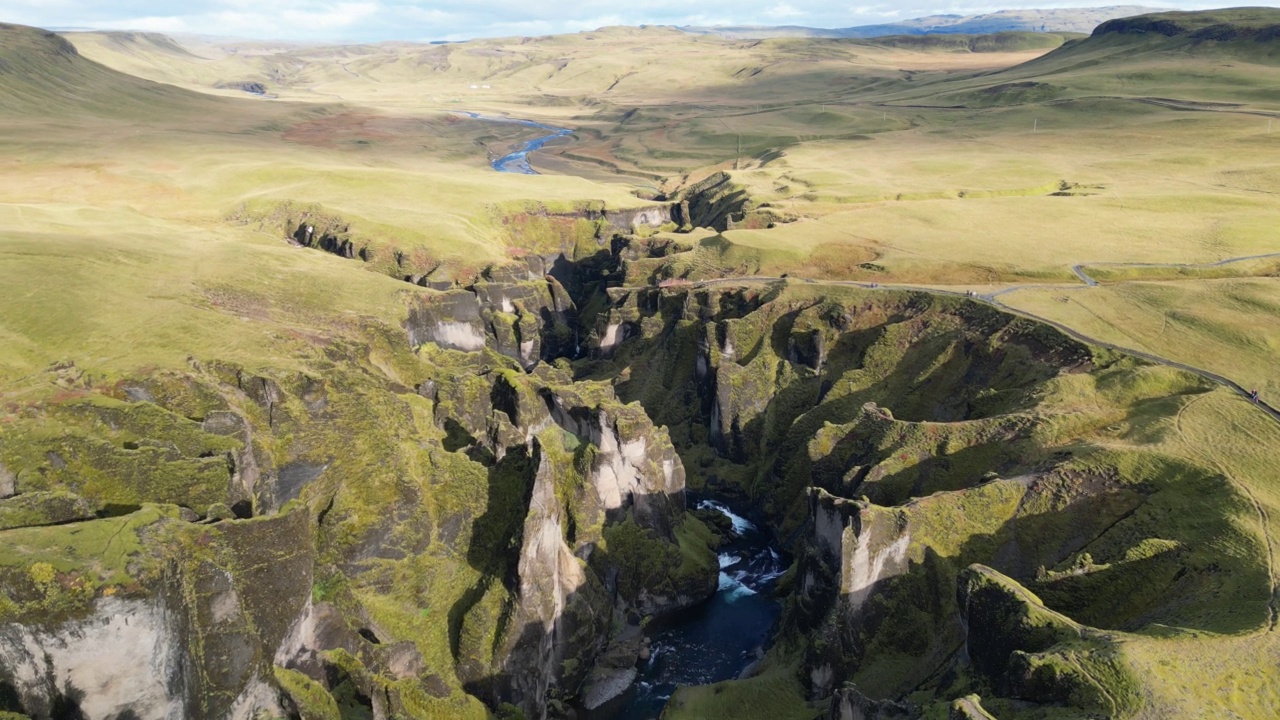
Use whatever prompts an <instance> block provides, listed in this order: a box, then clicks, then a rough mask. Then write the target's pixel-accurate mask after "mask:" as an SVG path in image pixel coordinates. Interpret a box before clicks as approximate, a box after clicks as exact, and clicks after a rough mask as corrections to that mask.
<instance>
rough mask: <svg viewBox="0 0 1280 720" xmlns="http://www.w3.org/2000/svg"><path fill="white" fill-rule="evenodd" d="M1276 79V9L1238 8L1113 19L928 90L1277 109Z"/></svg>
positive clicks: (974, 103)
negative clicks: (1083, 34)
mask: <svg viewBox="0 0 1280 720" xmlns="http://www.w3.org/2000/svg"><path fill="white" fill-rule="evenodd" d="M1278 79H1280V9H1274V8H1239V9H1233V10H1213V11H1204V12H1170V13H1156V14H1151V15H1142V16H1138V17H1134V18H1123V19H1119V20H1111V21H1108V22H1106V23H1103V24H1102V25H1100V26H1099V27H1098V28H1097V29H1096V30H1095V31H1094V33H1093V34H1092V35H1091V36H1090V37H1088V38H1085V39H1082V40H1078V41H1073V42H1069V43H1066V44H1065V45H1063V46H1062V47H1060V48H1058V49H1056V50H1054V51H1052V52H1050V53H1048V54H1046V55H1044V56H1043V57H1040V58H1036V59H1035V60H1032V61H1030V62H1027V63H1025V64H1022V65H1019V66H1017V67H1013V68H1010V69H1008V70H1005V71H1003V72H1001V73H997V74H994V75H988V76H984V77H980V78H973V79H971V80H964V81H961V82H958V83H956V85H957V86H960V87H963V88H964V89H957V90H951V91H945V90H943V89H942V88H941V87H939V88H935V89H934V91H933V92H932V93H930V94H932V95H934V98H933V101H935V102H937V103H938V104H947V105H955V104H963V105H966V106H971V107H985V106H991V105H1012V104H1022V103H1027V102H1044V101H1052V100H1066V99H1071V98H1079V97H1086V96H1099V95H1100V96H1117V97H1126V98H1143V99H1149V100H1151V101H1154V102H1160V103H1165V104H1169V105H1171V106H1174V107H1183V106H1185V109H1189V110H1230V109H1239V108H1245V109H1259V108H1261V109H1268V108H1269V109H1271V110H1276V109H1277V106H1278V105H1280V89H1278V88H1280V82H1277V80H1278ZM903 97H904V98H907V97H911V98H923V97H926V95H925V94H924V93H921V92H918V91H917V92H911V93H906V94H904V95H903ZM1187 103H1190V105H1186V104H1187ZM1198 103H1213V104H1207V105H1199V104H1198Z"/></svg>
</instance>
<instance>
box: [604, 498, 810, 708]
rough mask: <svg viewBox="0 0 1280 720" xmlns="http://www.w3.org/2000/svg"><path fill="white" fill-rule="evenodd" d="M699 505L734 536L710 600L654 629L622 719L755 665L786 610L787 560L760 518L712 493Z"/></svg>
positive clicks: (725, 547) (722, 557) (724, 553)
mask: <svg viewBox="0 0 1280 720" xmlns="http://www.w3.org/2000/svg"><path fill="white" fill-rule="evenodd" d="M691 504H693V505H695V506H696V507H697V508H698V509H700V510H710V511H715V512H718V513H720V514H722V515H723V516H725V517H726V518H728V519H729V521H730V523H731V524H732V528H733V530H732V533H733V537H732V539H730V540H729V541H728V542H727V543H725V544H724V545H722V546H721V547H720V549H719V553H718V554H719V560H720V580H719V586H718V588H717V589H716V594H715V595H713V596H712V597H711V599H709V600H708V601H707V602H705V603H704V604H702V605H700V606H698V607H695V608H693V609H691V610H690V611H688V612H686V613H683V614H681V615H679V616H676V617H674V618H672V619H669V620H665V621H664V620H659V621H658V623H656V624H655V625H654V626H652V627H651V628H650V629H649V632H650V653H651V654H650V656H649V659H648V661H647V662H646V663H645V665H644V667H643V668H642V669H641V671H640V674H639V675H638V676H637V679H636V685H635V690H634V692H633V693H632V694H631V695H630V697H629V699H628V700H627V702H626V704H625V706H624V707H623V708H622V709H621V711H620V712H619V714H618V715H616V716H614V717H616V718H618V719H619V720H646V719H647V718H654V717H657V716H658V715H659V714H660V713H661V712H662V709H663V707H664V706H665V705H666V703H667V701H668V700H669V699H671V695H672V693H674V692H675V690H676V688H677V687H678V686H681V685H708V684H711V683H716V682H720V681H722V680H731V679H733V678H736V677H739V676H741V675H743V674H744V673H748V672H749V671H750V666H751V664H752V663H753V662H754V661H755V660H756V659H758V658H760V657H763V654H764V653H763V651H764V648H765V646H766V645H767V643H768V642H769V640H770V638H771V637H772V636H773V632H774V626H775V625H776V623H777V621H778V618H779V616H780V615H781V612H782V609H781V606H780V605H779V603H778V601H777V600H776V599H775V598H774V596H773V591H774V587H775V584H776V582H777V579H778V578H779V577H780V576H781V575H782V573H783V572H784V571H785V570H786V564H785V563H784V562H783V559H782V557H781V556H780V555H779V554H778V552H777V550H775V549H774V548H773V547H772V542H773V538H772V537H771V536H770V535H769V534H768V533H766V532H764V531H763V530H761V529H760V527H759V526H758V525H756V524H755V523H753V522H751V521H750V520H748V519H746V518H744V517H742V516H741V515H738V514H737V513H735V512H734V511H733V510H731V509H729V507H728V506H726V505H724V504H723V503H720V502H717V501H715V500H711V499H702V500H699V501H696V503H695V502H693V498H691Z"/></svg>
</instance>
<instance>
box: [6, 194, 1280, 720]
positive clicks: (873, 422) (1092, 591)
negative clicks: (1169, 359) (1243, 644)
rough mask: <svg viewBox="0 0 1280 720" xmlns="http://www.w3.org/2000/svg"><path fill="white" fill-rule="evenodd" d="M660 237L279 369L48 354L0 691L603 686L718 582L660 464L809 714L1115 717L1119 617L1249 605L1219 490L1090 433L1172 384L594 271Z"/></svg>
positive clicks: (847, 292) (310, 708)
mask: <svg viewBox="0 0 1280 720" xmlns="http://www.w3.org/2000/svg"><path fill="white" fill-rule="evenodd" d="M579 220H582V218H579ZM575 222H577V221H575ZM676 250H678V248H674V247H672V246H671V245H670V244H669V243H666V242H665V241H654V242H650V241H645V240H642V239H639V238H631V239H627V240H611V241H610V242H609V247H608V249H607V250H606V249H605V248H604V246H603V245H602V244H601V243H599V242H598V241H597V238H596V236H595V235H594V234H592V235H591V236H590V238H588V239H587V241H586V244H584V245H582V246H580V247H576V248H575V250H574V253H575V255H574V257H576V258H578V259H577V260H575V261H573V262H571V263H569V264H568V265H567V266H566V265H564V264H562V263H560V261H561V260H565V259H566V257H567V256H565V255H563V254H562V255H556V256H552V259H551V260H548V259H547V258H545V257H542V256H531V257H530V258H525V259H523V260H521V261H519V262H516V263H511V264H510V265H507V266H503V267H501V268H491V269H489V270H488V271H486V272H485V273H484V274H483V276H481V277H479V278H477V279H476V280H475V282H473V283H471V285H470V286H469V287H467V288H465V289H462V288H452V289H449V290H446V291H438V292H433V291H424V290H421V289H409V290H408V292H409V293H412V295H411V297H409V298H408V300H407V302H406V313H405V317H404V323H403V325H402V326H401V327H385V326H381V325H377V324H370V325H368V326H366V327H363V328H362V329H361V333H362V335H361V337H362V340H361V341H353V340H328V341H322V342H317V343H316V345H315V347H314V348H313V352H312V354H310V355H307V354H300V356H299V359H297V360H296V362H295V363H294V365H293V367H292V368H290V369H282V368H281V367H271V366H267V367H255V368H247V367H241V366H237V365H233V364H229V363H225V362H219V361H216V360H207V361H197V360H191V361H190V363H189V365H188V367H186V368H185V369H182V370H176V369H175V370H167V371H156V372H149V373H139V374H138V375H137V376H130V377H124V378H117V379H113V380H112V381H110V382H104V381H101V380H98V381H96V382H95V381H92V380H91V379H90V378H88V377H86V376H85V375H84V374H82V373H80V372H79V371H78V370H77V369H76V368H75V367H74V366H72V365H70V364H66V365H58V366H55V367H52V368H50V370H49V371H48V373H49V378H48V379H49V380H50V384H51V385H52V386H53V387H56V388H57V390H56V392H55V393H53V394H50V395H48V396H47V397H44V398H42V399H39V400H36V401H31V402H26V403H25V404H14V405H13V406H12V407H11V408H10V407H6V409H5V413H6V414H5V415H4V418H3V419H4V425H3V426H0V534H2V535H3V537H2V538H0V539H3V540H4V542H3V544H0V547H3V548H4V550H3V552H0V650H2V651H3V652H0V703H2V704H0V709H3V710H6V711H12V712H19V713H23V714H26V715H29V716H32V717H37V718H46V717H55V716H56V717H62V716H64V715H65V714H66V713H67V712H70V711H71V710H70V708H73V707H74V708H78V712H80V713H81V714H83V716H84V717H88V718H99V717H101V718H109V717H119V716H120V715H121V714H127V713H133V714H134V715H136V716H137V717H140V718H152V717H155V718H161V717H164V718H169V717H235V718H249V717H254V716H256V715H258V714H262V713H267V714H270V715H272V716H277V715H279V716H288V717H303V718H310V717H324V718H333V717H340V716H344V715H362V716H364V715H368V716H372V717H375V718H390V717H477V718H479V717H486V714H487V713H489V712H490V711H491V710H499V709H500V710H501V712H503V713H507V714H512V713H514V712H515V711H516V710H519V711H520V712H521V713H523V714H524V715H525V716H526V717H530V718H544V717H545V718H551V717H563V716H568V715H569V714H570V713H571V711H572V709H573V708H574V707H575V706H579V705H582V706H590V707H599V706H600V705H602V704H604V703H605V702H607V701H608V700H609V699H610V698H612V697H615V696H616V695H617V694H618V693H620V692H622V691H624V690H625V689H626V687H627V685H628V684H629V683H630V682H631V681H632V679H633V678H634V676H635V664H636V661H637V659H638V655H639V643H638V642H637V638H638V637H639V636H640V633H641V630H640V626H641V624H642V623H643V621H644V619H645V618H652V617H656V616H660V615H664V614H669V613H672V612H675V611H678V610H681V609H684V608H688V607H690V606H692V605H694V604H696V603H698V602H700V601H701V600H704V599H705V598H707V597H709V596H710V595H711V594H713V593H714V592H715V590H716V588H717V576H718V570H719V568H718V563H717V559H716V555H715V553H714V552H713V551H712V550H711V549H710V545H711V544H713V543H714V542H715V539H714V537H713V533H712V531H711V530H709V529H708V527H707V526H706V525H704V524H703V523H702V522H701V521H699V520H698V519H697V518H696V517H693V516H692V515H691V514H690V513H687V512H686V511H685V492H686V485H688V486H689V487H692V488H693V489H697V490H702V491H704V492H712V493H716V494H719V495H721V496H726V497H731V498H735V499H738V500H740V501H742V502H744V503H750V504H751V505H752V506H753V507H754V508H756V509H758V510H759V512H760V514H761V515H762V516H763V517H764V518H765V519H766V520H767V521H768V522H769V524H770V525H771V526H772V528H773V529H774V530H775V531H776V533H777V536H778V537H780V538H784V539H785V542H786V543H787V548H786V549H787V550H789V551H790V552H791V553H792V554H793V555H794V557H795V558H796V562H795V564H794V566H793V567H792V568H791V570H790V571H789V572H788V573H787V575H786V576H785V577H784V578H782V579H781V580H780V582H779V587H780V592H781V593H782V595H783V600H784V603H785V611H784V615H783V620H782V623H781V637H780V640H781V641H780V642H779V643H778V644H777V645H776V648H775V654H774V656H771V658H767V659H766V660H767V661H768V662H774V663H779V664H775V665H774V666H773V667H775V668H776V667H787V665H788V664H789V665H791V666H794V668H795V672H794V673H792V675H793V677H790V676H789V677H788V678H787V679H786V682H788V683H791V685H789V686H788V687H794V688H795V692H796V693H797V694H803V695H807V696H808V702H810V703H828V704H829V707H830V713H831V715H832V717H841V718H843V717H859V716H862V717H898V716H913V715H917V714H919V712H924V709H923V708H922V707H920V706H918V705H913V704H912V703H916V702H917V701H918V700H919V698H920V697H921V693H924V694H925V695H929V694H930V693H931V694H932V695H931V696H930V698H931V699H930V702H932V703H934V705H937V704H938V703H941V704H942V705H937V707H942V706H945V708H944V709H945V710H946V712H948V713H951V714H953V715H955V714H957V713H958V714H960V715H959V716H962V717H981V716H982V714H983V713H986V712H987V710H986V709H984V708H991V710H992V712H993V713H995V714H997V715H1000V714H1002V713H1003V711H1005V710H1007V709H1008V708H1011V707H1026V706H1025V705H1024V704H1025V703H1031V704H1033V705H1034V706H1045V707H1048V706H1051V705H1066V706H1069V707H1070V708H1074V709H1075V710H1078V711H1079V712H1082V713H1093V714H1102V715H1109V716H1117V717H1123V716H1125V715H1127V714H1130V713H1131V712H1132V711H1133V708H1134V707H1136V703H1138V702H1139V700H1137V699H1135V698H1140V697H1141V695H1142V692H1143V691H1142V690H1141V687H1140V686H1141V680H1140V678H1138V679H1135V677H1134V675H1133V674H1132V673H1131V672H1130V671H1129V669H1128V666H1127V665H1126V662H1125V657H1124V649H1123V644H1122V643H1120V642H1119V639H1120V637H1121V636H1120V635H1119V634H1118V633H1120V632H1132V631H1142V630H1144V629H1149V628H1152V627H1154V626H1155V625H1169V626H1176V627H1188V628H1197V629H1202V630H1205V631H1212V632H1234V631H1239V630H1244V629H1249V628H1252V627H1256V626H1257V625H1258V624H1259V623H1263V622H1265V620H1266V617H1267V599H1268V596H1269V595H1268V594H1269V584H1268V575H1267V568H1266V567H1265V566H1264V565H1262V564H1261V563H1259V562H1258V561H1257V558H1258V557H1259V556H1258V555H1256V554H1255V555H1250V554H1248V553H1242V552H1236V550H1237V549H1239V548H1253V547H1257V546H1258V545H1259V543H1260V540H1259V538H1258V537H1257V536H1256V534H1253V532H1252V531H1251V530H1250V529H1249V526H1248V524H1247V523H1241V522H1239V514H1240V512H1241V511H1240V508H1241V507H1247V503H1245V502H1244V501H1242V500H1241V498H1240V497H1239V496H1238V494H1237V493H1236V491H1234V490H1233V489H1232V487H1231V485H1230V484H1229V483H1228V482H1227V481H1226V480H1224V479H1223V478H1222V477H1221V475H1220V473H1218V472H1217V471H1215V470H1213V469H1206V468H1204V467H1201V466H1199V465H1197V464H1195V463H1193V462H1190V461H1188V460H1185V459H1179V458H1173V457H1167V456H1164V455H1160V454H1158V453H1154V452H1150V451H1148V450H1147V449H1146V446H1145V445H1144V444H1143V438H1144V437H1145V436H1144V435H1142V434H1141V433H1139V432H1138V431H1136V430H1131V431H1127V432H1130V434H1129V435H1124V436H1123V439H1124V442H1118V441H1111V440H1107V441H1103V440H1100V438H1115V437H1120V436H1119V435H1117V433H1119V432H1120V431H1119V430H1116V429H1115V428H1117V427H1120V428H1124V427H1127V426H1125V425H1123V423H1128V422H1131V420H1130V419H1129V418H1132V417H1134V416H1135V414H1137V415H1141V414H1143V413H1147V414H1149V413H1151V412H1153V411H1151V410H1150V408H1153V407H1154V408H1157V409H1160V408H1167V407H1175V408H1176V407H1180V406H1181V403H1185V402H1189V401H1190V398H1193V397H1196V396H1199V395H1201V394H1203V393H1205V392H1208V391H1209V388H1208V387H1207V386H1206V385H1205V384H1204V383H1203V382H1202V381H1200V380H1199V379H1198V378H1195V377H1193V376H1188V375H1185V374H1183V373H1179V372H1177V371H1174V370H1170V369H1166V368H1159V367H1152V366H1149V365H1145V364H1142V363H1139V362H1136V361H1133V360H1132V359H1126V358H1120V357H1114V356H1111V355H1106V354H1099V353H1097V352H1095V351H1093V350H1091V349H1090V348H1088V347H1085V346H1083V345H1080V344H1079V343H1076V342H1074V341H1072V340H1070V339H1068V338H1066V337H1063V336H1061V335H1059V334H1058V333H1056V332H1055V331H1053V330H1052V329H1049V328H1045V327H1042V326H1040V325H1037V324H1035V323H1032V322H1029V321H1026V320H1023V319H1019V318H1015V317H1012V316H1009V315H1006V314H1003V313H1000V312H997V311H995V310H993V309H991V308H988V307H984V306H982V305H979V304H976V303H970V302H966V301H963V300H960V299H950V298H939V297H933V296H929V295H925V294H919V293H904V292H886V291H880V292H867V291H860V290H852V289H838V288H822V287H818V286H811V285H808V284H800V285H788V284H787V283H785V282H775V283H768V284H762V283H756V284H747V285H743V286H740V287H731V286H728V285H725V286H723V287H722V286H704V287H693V286H682V285H678V284H677V285H673V286H671V287H666V288H662V287H620V286H617V284H618V283H619V282H622V279H623V278H628V277H632V275H633V274H634V272H633V271H634V270H635V266H636V265H637V264H640V265H644V264H645V263H646V262H647V261H649V260H653V259H655V258H656V259H661V258H663V257H665V256H666V254H667V253H670V252H675V251H676ZM557 258H558V259H557ZM560 278H565V280H564V281H562V280H561V279H560ZM611 285H612V287H611ZM588 307H589V310H588V309H587V308H588ZM571 336H572V339H571ZM1135 408H1143V409H1142V410H1141V411H1140V412H1139V411H1136V410H1135ZM1161 412H1163V410H1161ZM1159 417H1164V416H1162V415H1161V416H1159ZM1134 422H1136V421H1134ZM1143 432H1147V431H1146V430H1144V431H1143ZM1188 496H1194V497H1195V501H1196V508H1197V512H1196V513H1187V512H1181V511H1175V510H1180V509H1184V508H1185V502H1186V501H1185V498H1186V497H1188ZM1206 528H1211V532H1209V531H1206ZM1231 593H1235V594H1236V595H1238V596H1240V597H1242V598H1245V599H1244V600H1242V601H1241V602H1239V603H1235V604H1233V605H1232V606H1231V607H1224V606H1223V605H1222V604H1221V603H1219V602H1217V601H1216V600H1215V598H1218V597H1221V596H1223V595H1226V594H1231ZM784 650H785V652H787V653H789V655H787V657H785V658H781V656H780V655H779V653H782V652H783V651H784ZM780 658H781V659H780ZM766 665H767V663H766ZM111 670H119V672H118V673H116V674H115V675H110V674H109V672H110V671H111ZM774 672H775V673H776V672H777V671H776V670H775V671H774ZM788 672H790V671H788ZM753 679H754V678H748V679H745V680H744V681H743V682H749V681H750V680H753ZM725 687H727V688H730V689H732V688H733V687H735V686H734V685H733V684H732V683H730V684H729V685H727V686H725ZM975 693H982V697H981V698H974V697H971V696H972V695H974V694H975ZM907 695H911V696H912V698H913V699H912V701H911V703H908V702H906V696H907ZM937 707H933V708H932V709H931V710H930V712H934V711H936V710H937ZM935 714H937V713H936V712H935Z"/></svg>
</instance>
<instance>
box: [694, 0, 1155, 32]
mask: <svg viewBox="0 0 1280 720" xmlns="http://www.w3.org/2000/svg"><path fill="white" fill-rule="evenodd" d="M1160 10H1161V8H1153V7H1147V6H1143V5H1111V6H1107V7H1096V8H1054V9H1046V10H1036V9H1027V10H1000V11H998V12H993V13H985V14H982V15H929V16H927V17H919V18H913V19H911V20H903V21H902V22H897V23H887V24H884V25H860V26H857V27H848V28H833V29H827V28H811V27H802V26H798V25H786V26H778V27H765V26H729V27H681V28H680V29H681V30H683V31H685V32H688V33H693V34H698V35H719V36H721V37H726V38H732V39H742V40H754V39H763V38H773V37H813V38H824V37H825V38H872V37H883V36H886V35H942V34H973V35H982V34H986V33H995V32H1007V31H1030V32H1075V33H1091V32H1093V29H1094V28H1095V27H1097V26H1098V25H1101V24H1102V23H1104V22H1106V21H1108V20H1114V19H1116V18H1124V17H1132V16H1134V15H1144V14H1147V13H1153V12H1159V11H1160Z"/></svg>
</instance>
